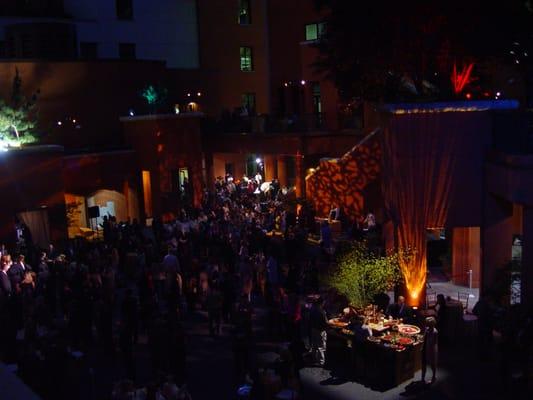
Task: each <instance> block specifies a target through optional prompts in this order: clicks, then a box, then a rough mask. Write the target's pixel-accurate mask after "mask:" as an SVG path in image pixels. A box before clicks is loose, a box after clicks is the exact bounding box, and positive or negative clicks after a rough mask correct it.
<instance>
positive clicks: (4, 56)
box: [0, 40, 7, 58]
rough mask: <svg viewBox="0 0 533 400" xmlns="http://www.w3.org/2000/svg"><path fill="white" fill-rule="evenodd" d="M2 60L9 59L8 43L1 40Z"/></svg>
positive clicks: (0, 51) (0, 55)
mask: <svg viewBox="0 0 533 400" xmlns="http://www.w3.org/2000/svg"><path fill="white" fill-rule="evenodd" d="M0 58H7V51H6V42H4V41H1V40H0Z"/></svg>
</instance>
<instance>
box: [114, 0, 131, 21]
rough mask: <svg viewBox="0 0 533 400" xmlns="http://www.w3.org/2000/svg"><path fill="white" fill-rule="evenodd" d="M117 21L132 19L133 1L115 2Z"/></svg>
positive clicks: (118, 0)
mask: <svg viewBox="0 0 533 400" xmlns="http://www.w3.org/2000/svg"><path fill="white" fill-rule="evenodd" d="M115 8H116V11H117V19H123V20H130V19H133V0H116V1H115Z"/></svg>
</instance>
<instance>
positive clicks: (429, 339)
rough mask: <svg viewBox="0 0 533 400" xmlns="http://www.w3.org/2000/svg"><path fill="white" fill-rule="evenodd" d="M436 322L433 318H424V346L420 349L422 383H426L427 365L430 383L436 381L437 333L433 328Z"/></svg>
mask: <svg viewBox="0 0 533 400" xmlns="http://www.w3.org/2000/svg"><path fill="white" fill-rule="evenodd" d="M436 325H437V320H436V319H435V318H434V317H428V318H426V329H425V332H424V345H423V347H422V382H425V381H426V369H427V365H428V364H429V366H430V367H431V372H432V376H431V383H434V382H435V380H436V379H437V376H436V374H437V355H438V332H437V328H435V326H436Z"/></svg>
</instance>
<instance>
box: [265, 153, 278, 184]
mask: <svg viewBox="0 0 533 400" xmlns="http://www.w3.org/2000/svg"><path fill="white" fill-rule="evenodd" d="M264 160H265V164H264V165H265V176H264V178H265V181H267V182H268V181H272V180H273V179H274V178H276V175H277V174H276V169H277V165H276V164H277V163H276V157H274V156H273V155H265V157H264Z"/></svg>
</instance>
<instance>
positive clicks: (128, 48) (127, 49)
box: [118, 43, 136, 60]
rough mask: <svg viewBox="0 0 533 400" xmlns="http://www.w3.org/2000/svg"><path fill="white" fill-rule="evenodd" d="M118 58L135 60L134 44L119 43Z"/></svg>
mask: <svg viewBox="0 0 533 400" xmlns="http://www.w3.org/2000/svg"><path fill="white" fill-rule="evenodd" d="M118 56H119V57H120V59H121V60H135V58H136V55H135V43H119V44H118Z"/></svg>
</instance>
